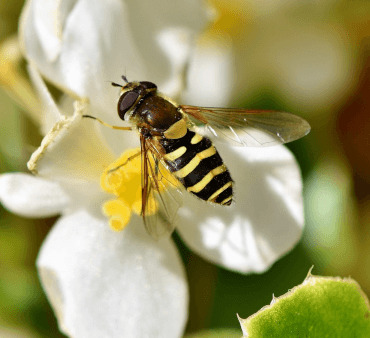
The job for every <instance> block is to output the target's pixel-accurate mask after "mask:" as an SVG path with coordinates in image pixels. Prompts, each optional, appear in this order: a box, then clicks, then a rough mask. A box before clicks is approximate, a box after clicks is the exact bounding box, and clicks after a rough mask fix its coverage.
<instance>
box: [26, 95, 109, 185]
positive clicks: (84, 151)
mask: <svg viewBox="0 0 370 338" xmlns="http://www.w3.org/2000/svg"><path fill="white" fill-rule="evenodd" d="M87 109H88V105H87V103H86V102H76V104H75V114H74V115H73V116H72V117H70V118H67V117H64V118H62V119H61V120H60V121H59V122H57V123H56V124H55V125H54V126H53V128H52V129H51V131H50V132H49V133H48V134H47V135H46V136H45V137H44V139H43V141H42V143H41V146H40V147H39V149H37V150H36V151H35V152H34V153H33V154H32V157H31V159H30V161H29V162H28V168H29V169H30V170H31V171H32V172H33V173H34V174H38V175H40V176H42V177H46V178H49V179H55V180H58V181H63V182H66V181H70V182H76V181H82V182H89V181H90V182H95V183H96V184H98V182H99V180H100V175H101V173H102V172H103V169H104V168H105V167H106V166H108V165H109V164H110V163H111V162H113V159H114V157H113V155H112V154H111V153H110V151H109V147H108V146H107V145H106V144H105V143H104V142H103V140H102V139H101V138H99V134H98V133H97V132H96V130H95V125H96V123H97V122H95V121H91V120H90V119H84V118H82V114H83V113H84V112H85V111H86V110H87Z"/></svg>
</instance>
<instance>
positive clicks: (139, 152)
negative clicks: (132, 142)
mask: <svg viewBox="0 0 370 338" xmlns="http://www.w3.org/2000/svg"><path fill="white" fill-rule="evenodd" d="M139 155H141V150H139V151H138V152H137V153H136V154H135V155H132V156H130V157H129V158H128V159H127V160H126V161H125V162H124V163H122V164H120V165H119V166H118V167H115V168H113V169H110V170H108V173H109V174H111V173H112V172H114V171H116V170H118V169H119V168H121V167H123V166H124V165H126V164H127V163H128V162H130V161H131V160H133V159H134V158H135V157H138V156H139Z"/></svg>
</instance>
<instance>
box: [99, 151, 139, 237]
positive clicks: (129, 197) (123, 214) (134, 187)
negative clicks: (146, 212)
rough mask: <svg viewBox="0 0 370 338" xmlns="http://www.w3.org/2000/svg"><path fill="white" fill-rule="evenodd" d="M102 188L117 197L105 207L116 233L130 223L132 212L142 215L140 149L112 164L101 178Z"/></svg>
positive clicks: (129, 152)
mask: <svg viewBox="0 0 370 338" xmlns="http://www.w3.org/2000/svg"><path fill="white" fill-rule="evenodd" d="M100 186H101V187H102V189H103V190H105V191H106V192H109V193H112V194H114V195H115V196H116V198H115V199H112V200H109V201H107V202H105V203H104V205H103V212H104V214H105V215H106V216H108V217H109V225H110V226H111V228H112V229H113V230H115V231H121V230H123V229H124V228H125V227H126V225H127V224H128V223H129V221H130V218H131V213H132V211H133V212H134V213H136V214H138V215H140V213H141V160H140V148H137V149H131V150H128V151H126V152H124V153H123V154H122V155H121V156H120V157H119V158H118V159H117V160H116V161H115V162H113V163H112V164H110V165H109V166H108V167H107V168H106V169H105V170H104V172H103V174H102V176H101V178H100Z"/></svg>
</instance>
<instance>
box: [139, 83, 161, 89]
mask: <svg viewBox="0 0 370 338" xmlns="http://www.w3.org/2000/svg"><path fill="white" fill-rule="evenodd" d="M140 84H141V85H142V86H143V87H144V88H145V89H155V88H157V86H156V85H155V84H154V83H153V82H149V81H142V82H140Z"/></svg>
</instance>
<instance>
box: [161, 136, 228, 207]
mask: <svg viewBox="0 0 370 338" xmlns="http://www.w3.org/2000/svg"><path fill="white" fill-rule="evenodd" d="M159 142H160V143H161V145H162V147H163V148H164V150H165V152H166V155H165V156H164V157H165V159H166V162H167V163H168V166H169V168H170V170H171V171H172V172H173V174H174V175H175V176H176V177H177V178H178V180H179V181H180V182H181V183H182V184H183V185H184V187H185V188H186V189H187V190H188V191H189V192H191V193H192V194H194V195H196V196H197V197H199V198H201V199H202V200H205V201H209V202H213V203H217V204H222V205H230V204H231V202H232V197H233V180H232V179H231V176H230V173H229V171H228V170H227V168H226V166H225V164H224V162H223V161H222V158H221V156H220V155H219V153H218V152H217V150H216V148H215V147H214V146H213V144H212V142H211V140H210V139H209V138H207V137H204V136H200V135H199V134H196V133H194V132H193V131H190V130H187V133H186V134H185V136H183V137H181V138H177V139H168V138H162V139H161V140H159Z"/></svg>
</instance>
